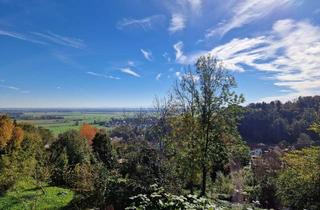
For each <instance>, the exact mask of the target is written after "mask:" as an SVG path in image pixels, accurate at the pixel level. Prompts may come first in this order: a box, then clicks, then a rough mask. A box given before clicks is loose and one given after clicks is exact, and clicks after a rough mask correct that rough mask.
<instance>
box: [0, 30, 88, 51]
mask: <svg viewBox="0 0 320 210" xmlns="http://www.w3.org/2000/svg"><path fill="white" fill-rule="evenodd" d="M0 36H8V37H12V38H15V39H19V40H23V41H28V42H32V43H36V44H41V45H49V44H50V43H51V44H52V43H53V44H58V45H63V46H67V47H73V48H78V49H82V48H85V47H86V45H85V44H84V42H83V40H81V39H77V38H71V37H66V36H62V35H58V34H55V33H52V32H47V33H40V32H30V33H18V32H13V31H9V30H2V29H0Z"/></svg>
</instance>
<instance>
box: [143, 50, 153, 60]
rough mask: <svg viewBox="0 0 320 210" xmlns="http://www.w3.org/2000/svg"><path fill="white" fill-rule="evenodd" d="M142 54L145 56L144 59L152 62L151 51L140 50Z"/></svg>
mask: <svg viewBox="0 0 320 210" xmlns="http://www.w3.org/2000/svg"><path fill="white" fill-rule="evenodd" d="M140 51H141V53H142V54H143V57H144V58H145V59H147V60H148V61H151V60H152V52H151V51H150V50H144V49H140Z"/></svg>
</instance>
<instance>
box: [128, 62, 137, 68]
mask: <svg viewBox="0 0 320 210" xmlns="http://www.w3.org/2000/svg"><path fill="white" fill-rule="evenodd" d="M135 65H136V64H135V63H134V61H128V66H132V67H133V66H135Z"/></svg>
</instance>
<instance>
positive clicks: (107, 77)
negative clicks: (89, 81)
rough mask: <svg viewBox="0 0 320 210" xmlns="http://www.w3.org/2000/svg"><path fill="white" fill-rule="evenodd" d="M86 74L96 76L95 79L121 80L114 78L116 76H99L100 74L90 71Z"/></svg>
mask: <svg viewBox="0 0 320 210" xmlns="http://www.w3.org/2000/svg"><path fill="white" fill-rule="evenodd" d="M86 74H89V75H91V76H95V77H103V78H106V79H114V80H119V79H120V78H119V77H114V76H110V75H105V74H99V73H96V72H92V71H88V72H86Z"/></svg>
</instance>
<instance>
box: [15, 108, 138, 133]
mask: <svg viewBox="0 0 320 210" xmlns="http://www.w3.org/2000/svg"><path fill="white" fill-rule="evenodd" d="M48 115H51V116H52V115H54V116H59V117H63V119H48V120H46V119H45V120H42V119H41V120H39V119H36V118H39V117H41V116H48ZM128 115H132V113H129V114H128ZM24 116H26V117H30V118H34V119H30V120H18V122H24V123H30V124H33V125H36V126H40V127H43V128H47V129H49V130H51V131H52V132H53V134H54V135H56V136H57V135H59V134H60V133H63V132H65V131H67V130H71V129H77V130H78V129H79V128H80V126H81V125H82V124H83V123H89V124H92V123H93V122H94V121H97V122H100V121H109V120H110V119H111V118H122V117H124V115H123V113H121V112H101V113H99V112H90V113H86V112H26V113H24ZM94 126H95V127H98V128H106V127H103V126H99V125H94Z"/></svg>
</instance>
